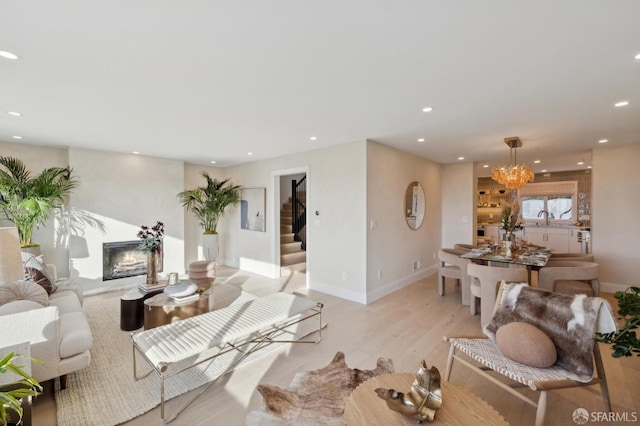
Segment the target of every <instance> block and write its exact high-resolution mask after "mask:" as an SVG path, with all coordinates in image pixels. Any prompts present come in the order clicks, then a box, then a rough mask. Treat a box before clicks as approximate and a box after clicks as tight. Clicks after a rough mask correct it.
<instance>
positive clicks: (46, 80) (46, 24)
mask: <svg viewBox="0 0 640 426" xmlns="http://www.w3.org/2000/svg"><path fill="white" fill-rule="evenodd" d="M639 16H640V1H638V0H617V1H615V2H610V1H603V0H597V1H595V0H563V1H557V0H553V1H549V0H542V1H527V2H524V1H513V0H485V1H477V0H466V1H465V0H459V1H445V0H441V1H435V0H432V1H429V0H413V1H402V0H396V1H392V0H389V1H379V0H375V1H374V0H343V1H320V2H318V1H316V2H311V1H300V0H282V1H277V0H272V1H265V0H245V1H231V0H229V1H213V0H207V1H204V0H201V1H195V0H190V1H175V0H153V1H151V0H138V1H130V0H128V1H124V0H110V1H101V2H96V1H80V0H77V1H69V0H67V1H21V0H3V1H2V2H1V3H0V17H1V24H0V50H7V51H11V52H14V53H16V54H18V55H19V56H20V60H17V61H10V60H7V59H3V58H0V111H1V114H0V140H3V141H8V142H12V143H26V144H37V145H51V146H71V147H84V148H91V149H101V150H110V151H120V152H131V151H134V150H135V151H140V152H141V153H142V154H144V155H151V156H158V157H166V158H177V159H182V160H185V161H188V162H194V163H202V164H207V163H208V162H209V161H210V160H216V161H217V165H219V166H223V167H224V166H228V165H233V164H239V163H244V162H248V161H256V160H261V159H266V158H271V157H277V156H282V155H286V154H288V153H292V152H301V151H309V150H313V149H317V148H321V147H327V146H330V145H336V144H342V143H348V142H353V141H362V140H365V139H370V140H374V141H378V142H381V143H384V144H387V145H391V146H394V147H396V148H399V149H402V150H405V151H409V152H412V153H414V154H417V155H420V156H422V157H425V158H428V159H431V160H434V161H437V162H439V163H455V162H458V161H459V160H457V158H458V157H459V156H464V157H465V160H464V161H474V162H479V163H480V164H482V163H488V164H490V165H497V164H502V163H508V157H509V150H508V147H507V146H506V145H505V144H504V142H503V139H504V138H505V137H509V136H519V137H520V138H521V140H522V142H523V147H522V148H521V149H519V150H518V160H519V162H527V163H529V164H530V165H531V166H532V167H533V169H534V171H536V172H538V171H540V170H541V169H543V168H544V169H547V170H549V171H553V170H572V169H576V168H579V166H576V165H575V163H576V162H577V161H580V160H583V161H585V162H586V163H587V164H589V162H590V160H591V149H592V148H594V147H596V146H598V140H599V139H602V138H607V139H609V141H610V142H609V143H608V144H607V146H615V145H620V144H629V143H640V114H639V112H640V60H635V59H634V56H635V55H637V54H639V53H640V23H639V22H638V17H639ZM620 100H629V101H630V102H631V103H630V105H629V106H627V107H625V108H614V107H613V104H614V103H615V102H617V101H620ZM425 106H430V107H433V111H432V112H430V113H424V112H422V111H421V109H422V108H423V107H425ZM7 111H19V112H21V113H22V114H23V116H21V117H13V116H10V115H8V114H7V113H6V112H7ZM14 135H20V136H22V137H23V139H22V140H21V141H16V140H15V139H13V138H12V137H13V136H14ZM311 136H316V137H317V140H316V141H311V140H310V137H311ZM418 138H425V142H423V143H418V142H417V139H418ZM249 151H251V152H253V153H254V155H253V156H248V155H247V152H249ZM534 159H540V160H542V163H541V164H539V165H534V164H532V162H533V160H534ZM583 167H586V165H585V166H583Z"/></svg>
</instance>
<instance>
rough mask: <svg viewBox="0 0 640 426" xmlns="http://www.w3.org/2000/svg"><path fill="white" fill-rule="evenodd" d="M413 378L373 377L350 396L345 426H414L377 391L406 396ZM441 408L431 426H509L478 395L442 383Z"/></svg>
mask: <svg viewBox="0 0 640 426" xmlns="http://www.w3.org/2000/svg"><path fill="white" fill-rule="evenodd" d="M415 378H416V375H415V374H411V373H392V374H381V375H379V376H375V377H372V378H371V379H369V380H367V381H366V382H364V383H362V384H361V385H360V386H358V387H357V388H356V389H355V390H354V391H353V392H352V393H351V396H349V400H348V401H347V404H346V405H345V408H344V422H345V424H346V425H348V426H373V425H379V426H386V425H398V426H400V425H407V426H415V425H416V424H417V423H416V421H415V420H412V419H409V418H408V417H405V416H403V415H402V414H400V413H398V412H396V411H393V410H392V409H390V408H389V407H388V406H387V402H386V401H385V400H384V399H381V398H379V397H378V395H377V394H376V392H375V389H376V388H384V389H390V388H392V389H395V390H396V391H399V392H404V393H405V394H407V393H409V389H411V385H412V384H413V380H414V379H415ZM440 386H441V389H442V407H440V409H439V410H438V411H437V413H436V417H435V419H434V421H433V422H432V423H425V424H434V425H452V426H459V425H486V426H500V425H508V424H509V423H507V422H506V420H505V419H504V417H502V416H501V415H500V413H498V412H497V411H496V410H495V408H493V407H492V406H490V405H489V404H487V403H486V402H485V401H483V400H482V399H480V397H478V396H477V395H475V394H473V393H471V392H468V391H466V390H464V389H463V388H461V387H459V386H456V385H454V384H453V383H451V382H445V381H443V382H441V383H440Z"/></svg>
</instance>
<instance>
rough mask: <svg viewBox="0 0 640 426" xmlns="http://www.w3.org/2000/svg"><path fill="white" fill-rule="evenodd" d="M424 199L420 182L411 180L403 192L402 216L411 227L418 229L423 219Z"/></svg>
mask: <svg viewBox="0 0 640 426" xmlns="http://www.w3.org/2000/svg"><path fill="white" fill-rule="evenodd" d="M424 209H425V199H424V190H423V189H422V185H420V182H411V183H410V184H409V186H408V187H407V190H406V191H405V193H404V217H405V219H406V220H407V225H409V228H411V229H418V228H420V225H422V221H423V220H424Z"/></svg>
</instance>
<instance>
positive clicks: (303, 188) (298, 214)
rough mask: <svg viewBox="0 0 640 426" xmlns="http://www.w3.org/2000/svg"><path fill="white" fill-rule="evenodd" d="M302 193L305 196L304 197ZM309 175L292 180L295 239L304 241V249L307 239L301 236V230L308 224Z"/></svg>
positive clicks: (303, 248) (304, 248)
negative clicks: (307, 196) (307, 197)
mask: <svg viewBox="0 0 640 426" xmlns="http://www.w3.org/2000/svg"><path fill="white" fill-rule="evenodd" d="M302 194H304V195H305V196H304V197H303V196H302ZM306 194H307V176H305V177H303V178H302V179H300V180H299V181H296V180H295V179H294V180H292V181H291V204H292V210H293V212H292V221H291V223H292V225H293V226H292V229H293V240H294V241H302V250H306V247H305V241H304V239H303V238H301V237H300V231H302V229H303V228H304V227H305V225H306V224H307V200H306Z"/></svg>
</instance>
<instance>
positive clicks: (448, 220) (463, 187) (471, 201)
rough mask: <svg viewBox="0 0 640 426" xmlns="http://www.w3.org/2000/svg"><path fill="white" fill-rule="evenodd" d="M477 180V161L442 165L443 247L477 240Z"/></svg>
mask: <svg viewBox="0 0 640 426" xmlns="http://www.w3.org/2000/svg"><path fill="white" fill-rule="evenodd" d="M475 182H476V178H475V176H474V166H473V163H462V164H446V165H443V166H442V198H441V202H442V247H453V246H454V244H456V243H466V244H471V243H473V234H474V232H475V222H476V217H475V199H476V198H475V189H474V188H475V186H476V183H475Z"/></svg>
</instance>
